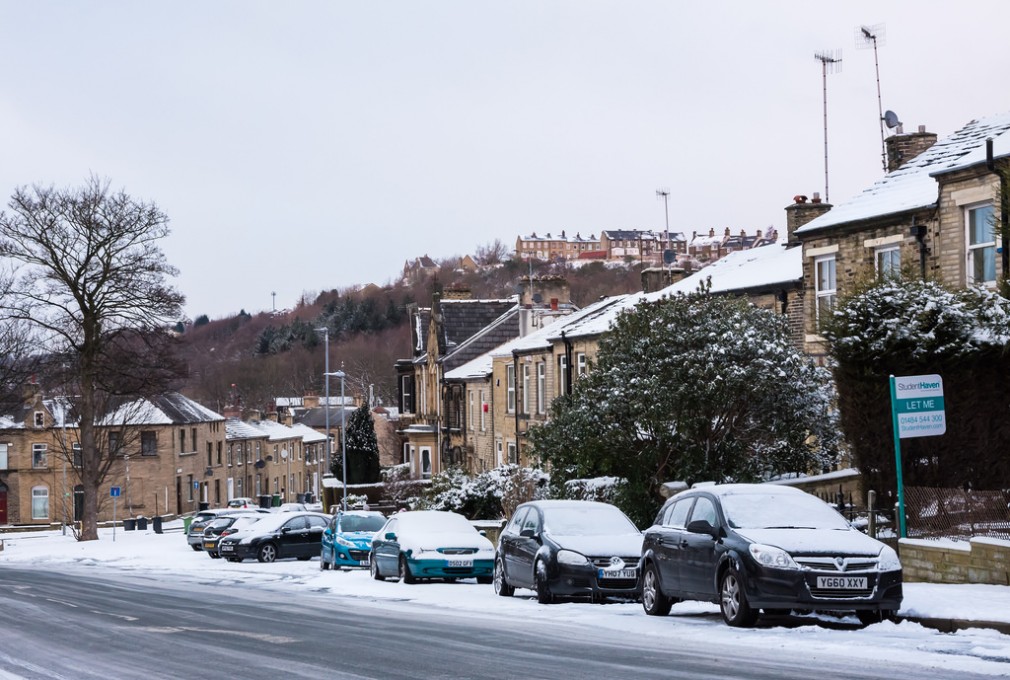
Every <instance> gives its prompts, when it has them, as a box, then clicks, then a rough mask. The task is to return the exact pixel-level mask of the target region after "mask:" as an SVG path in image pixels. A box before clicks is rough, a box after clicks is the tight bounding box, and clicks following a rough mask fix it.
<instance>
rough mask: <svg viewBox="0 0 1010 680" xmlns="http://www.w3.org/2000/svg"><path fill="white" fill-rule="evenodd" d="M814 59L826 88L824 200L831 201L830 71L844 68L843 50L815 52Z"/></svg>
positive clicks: (824, 88)
mask: <svg viewBox="0 0 1010 680" xmlns="http://www.w3.org/2000/svg"><path fill="white" fill-rule="evenodd" d="M814 59H816V60H817V61H819V62H821V82H822V86H823V90H824V202H825V203H830V202H831V199H830V194H829V193H828V73H829V72H830V73H837V72H839V71H841V70H842V51H841V50H829V51H824V52H816V53H814Z"/></svg>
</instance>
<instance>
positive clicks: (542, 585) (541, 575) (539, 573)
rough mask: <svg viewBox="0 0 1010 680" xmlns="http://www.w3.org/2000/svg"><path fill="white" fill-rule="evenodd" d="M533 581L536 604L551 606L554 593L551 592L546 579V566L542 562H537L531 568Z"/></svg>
mask: <svg viewBox="0 0 1010 680" xmlns="http://www.w3.org/2000/svg"><path fill="white" fill-rule="evenodd" d="M533 580H534V582H535V583H534V585H535V586H536V591H537V602H539V603H540V604H553V603H554V593H552V592H551V584H550V583H549V582H548V579H547V565H546V564H545V563H544V561H543V560H537V563H536V564H535V565H534V566H533Z"/></svg>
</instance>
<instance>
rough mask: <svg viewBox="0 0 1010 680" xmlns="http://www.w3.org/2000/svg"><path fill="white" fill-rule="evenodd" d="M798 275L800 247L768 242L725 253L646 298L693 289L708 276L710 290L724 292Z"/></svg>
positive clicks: (800, 273) (782, 281) (789, 279)
mask: <svg viewBox="0 0 1010 680" xmlns="http://www.w3.org/2000/svg"><path fill="white" fill-rule="evenodd" d="M802 278H803V251H802V248H798V247H797V248H785V247H783V246H782V245H779V244H770V245H766V246H761V247H759V248H752V249H750V250H737V251H734V252H732V253H729V254H727V255H725V256H724V257H721V258H719V259H718V260H716V261H715V262H713V263H712V264H710V265H709V266H707V267H705V268H704V269H701V270H699V271H697V272H695V273H694V274H691V275H690V276H688V277H685V278H683V279H681V280H680V281H677V282H676V283H674V284H672V285H670V286H667V287H666V288H663V289H661V290H659V291H656V292H655V293H649V294H648V295H647V296H646V298H647V299H648V300H650V301H651V300H657V299H659V298H661V297H663V296H665V295H673V294H675V293H693V292H695V291H697V290H698V286H699V285H700V284H702V283H703V282H705V281H706V280H709V279H710V280H711V284H712V287H711V291H712V292H713V293H726V292H731V291H744V290H749V289H753V288H762V287H768V286H773V285H776V284H785V283H794V282H796V281H799V280H800V279H802Z"/></svg>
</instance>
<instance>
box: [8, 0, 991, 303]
mask: <svg viewBox="0 0 1010 680" xmlns="http://www.w3.org/2000/svg"><path fill="white" fill-rule="evenodd" d="M1008 19H1010V3H1006V2H1004V1H1002V0H993V1H992V2H963V3H956V4H955V3H950V2H930V1H925V0H915V1H910V2H898V1H895V2H887V3H883V2H879V1H875V2H858V1H853V0H845V1H844V2H834V3H830V4H829V3H820V2H753V1H752V0H740V1H726V2H679V1H678V2H674V1H672V0H671V1H667V2H644V1H643V2H634V1H628V0H611V1H592V0H573V1H571V2H559V1H552V0H544V1H539V2H532V1H531V2H505V1H498V2H481V1H477V0H461V1H459V2H456V1H439V2H421V1H419V0H409V1H402V2H399V1H394V0H387V1H384V2H357V3H349V2H336V1H333V0H330V1H327V2H314V1H303V2H251V1H249V0H243V1H241V2H237V1H236V2H225V1H215V2H143V3H139V2H111V1H102V2H98V1H85V0H79V1H76V2H45V3H40V2H22V1H16V2H15V1H13V0H0V27H2V28H0V30H2V34H0V63H2V64H3V67H2V68H0V148H2V162H0V194H2V197H3V199H4V200H3V203H4V204H6V200H7V198H8V197H9V196H10V194H11V193H12V191H13V190H14V188H15V187H17V186H21V185H26V184H29V185H30V184H35V183H42V184H56V185H58V186H77V185H80V184H81V183H82V182H83V181H84V179H85V178H86V177H87V176H88V175H89V174H90V173H94V174H96V175H98V176H100V177H104V178H108V179H109V180H111V183H112V186H113V187H114V188H123V189H125V190H126V191H127V192H128V193H129V194H131V195H133V196H134V197H136V198H140V199H144V200H150V201H153V202H155V203H157V204H158V206H159V207H160V208H161V209H162V210H164V211H165V212H166V213H167V214H168V215H169V217H170V219H171V228H172V234H171V236H170V237H169V238H168V240H167V241H166V242H165V243H164V250H165V252H166V254H167V256H168V259H169V261H170V262H171V263H172V264H174V265H175V266H177V267H178V268H179V269H180V270H181V274H180V277H179V278H178V280H177V281H176V285H177V286H178V288H179V289H180V290H181V291H182V292H183V293H184V294H185V295H186V296H187V298H188V302H187V305H186V311H187V314H188V315H189V316H190V317H191V318H193V317H196V316H197V315H200V314H208V315H210V317H211V318H219V317H222V316H227V315H230V314H233V313H235V312H238V311H239V309H243V308H244V309H245V310H247V311H250V312H256V311H262V310H269V309H271V307H272V305H273V304H274V298H273V297H272V295H271V293H272V292H276V306H277V308H278V309H281V308H287V307H292V306H293V305H294V304H295V303H296V301H297V300H298V298H299V297H300V296H301V295H302V293H303V292H306V291H308V292H310V293H316V292H318V291H321V290H327V289H331V288H345V287H348V286H353V285H356V284H363V283H369V282H373V283H378V284H383V283H388V282H390V281H391V280H393V279H394V278H395V277H396V276H397V275H398V274H399V272H400V270H401V268H402V266H403V263H404V261H405V260H407V259H408V258H413V257H417V256H420V255H424V254H428V255H430V256H431V257H433V258H436V259H440V258H444V257H449V256H452V255H463V254H466V253H472V252H473V251H474V250H475V248H476V247H478V246H480V245H485V244H488V243H490V242H492V241H494V240H495V239H501V240H502V241H504V242H505V243H506V244H508V245H509V246H510V247H512V246H514V242H515V238H516V236H517V235H519V234H520V233H522V234H529V233H531V232H533V231H536V232H537V233H546V232H552V233H558V232H560V231H561V230H562V229H565V230H567V232H569V233H575V232H581V233H582V234H583V235H585V234H596V235H599V232H600V230H602V229H662V228H663V226H664V215H663V203H662V200H660V199H657V197H656V190H657V189H659V188H662V189H668V190H669V191H670V197H669V201H670V206H669V207H670V229H671V231H682V232H685V233H686V234H687V235H688V236H690V234H691V232H692V231H699V232H701V231H707V230H708V229H709V228H710V227H712V228H715V229H716V230H718V231H721V230H723V229H725V228H726V227H729V228H731V229H733V230H734V231H738V230H740V229H746V230H747V231H748V232H753V231H754V230H756V229H767V228H768V227H769V226H772V225H774V226H775V227H777V228H778V229H779V230H780V231H782V230H784V229H783V228H784V215H785V213H784V211H783V209H784V208H785V206H787V205H788V204H789V203H790V202H791V201H792V197H793V196H794V195H795V194H807V195H811V194H812V193H813V192H815V191H819V192H821V194H822V195H823V194H824V190H825V186H824V184H825V178H824V118H823V114H824V112H823V89H822V74H821V63H820V62H819V61H817V60H816V59H815V57H814V54H815V52H819V51H821V52H823V51H829V50H841V57H842V64H841V66H842V68H841V70H840V72H837V73H832V74H829V75H828V77H827V102H828V152H829V165H830V175H829V190H830V191H829V197H830V199H831V200H832V202H834V203H839V202H841V201H844V200H845V199H847V198H849V197H851V196H852V195H854V194H856V193H858V192H860V191H862V190H863V189H864V188H866V187H867V186H869V185H870V184H871V183H872V182H873V181H875V180H876V179H877V178H878V177H879V176H880V175H881V174H882V167H881V140H880V126H879V123H878V119H879V115H878V106H877V86H876V77H875V74H874V54H873V50H872V49H864V48H860V47H859V43H858V42H857V40H856V32H857V30H858V28H859V26H860V25H867V26H871V27H878V28H879V29H880V32H879V33H880V36H881V41H880V47H879V50H878V53H879V61H880V83H881V89H882V94H883V108H884V109H885V110H887V109H890V110H893V111H895V112H896V113H897V114H898V117H899V118H900V120H901V121H902V122H903V123H904V124H905V129H906V131H914V130H915V129H916V127H917V126H918V125H925V126H927V128H928V129H929V130H930V131H932V132H936V133H937V134H939V135H941V137H942V136H944V135H947V134H950V133H951V132H953V131H954V130H956V129H958V128H959V127H961V126H962V125H964V124H965V123H967V122H968V121H970V120H972V119H973V118H977V117H981V116H987V115H991V114H994V113H1002V112H1005V111H1008V110H1010V89H1008V88H1007V87H1005V83H1006V80H1007V74H1010V48H1008V47H1007V43H1006V26H1007V25H1008Z"/></svg>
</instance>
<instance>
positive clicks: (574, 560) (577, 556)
mask: <svg viewBox="0 0 1010 680" xmlns="http://www.w3.org/2000/svg"><path fill="white" fill-rule="evenodd" d="M558 564H570V565H572V566H575V567H578V566H581V565H583V564H589V560H588V559H587V558H586V556H585V555H583V554H581V553H577V552H575V551H574V550H559V551H558Z"/></svg>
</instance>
